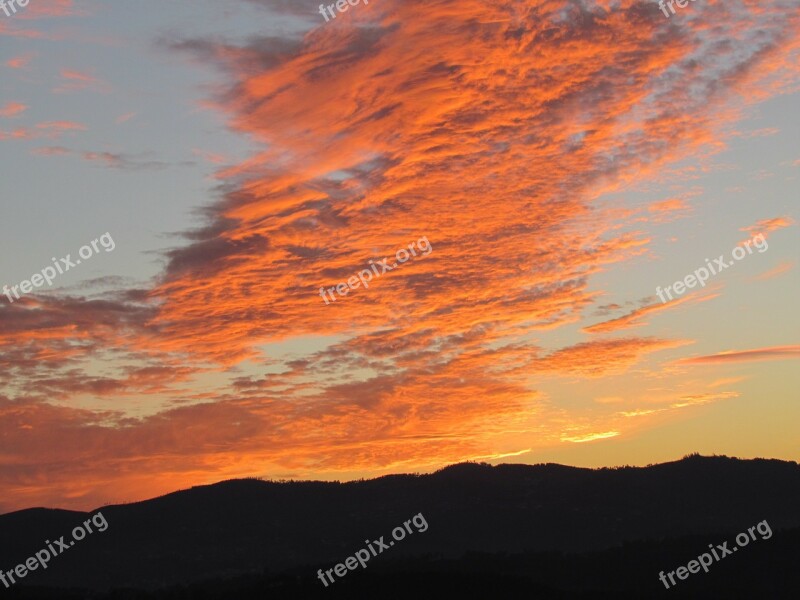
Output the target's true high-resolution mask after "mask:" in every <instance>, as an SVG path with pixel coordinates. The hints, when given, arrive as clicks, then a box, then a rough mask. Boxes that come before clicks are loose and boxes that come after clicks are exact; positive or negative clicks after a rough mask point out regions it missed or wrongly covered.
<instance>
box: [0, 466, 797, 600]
mask: <svg viewBox="0 0 800 600" xmlns="http://www.w3.org/2000/svg"><path fill="white" fill-rule="evenodd" d="M100 510H102V512H103V515H104V516H105V518H106V519H107V521H108V524H109V527H108V529H107V530H106V531H105V532H103V533H99V532H95V533H93V534H91V535H89V536H87V537H86V539H84V540H82V541H80V542H78V543H76V545H75V546H74V547H70V549H69V550H68V551H66V552H65V553H64V554H62V555H60V556H57V557H55V558H54V559H52V561H51V562H50V564H49V566H48V568H47V569H46V570H41V569H39V570H37V571H35V572H32V573H30V574H29V575H28V576H27V577H26V578H25V579H24V580H22V581H21V582H20V583H19V584H17V585H14V586H12V588H11V589H10V590H5V588H4V587H3V586H2V585H0V596H8V597H19V598H23V597H24V598H34V597H41V598H51V597H60V598H69V597H75V598H86V597H108V598H137V597H144V596H141V595H140V594H138V593H137V594H135V593H133V592H126V593H122V592H116V593H113V594H111V595H108V596H106V595H105V594H103V595H102V596H101V595H94V594H90V593H89V592H76V593H75V595H71V594H70V593H69V592H67V591H66V590H62V591H60V592H58V593H57V595H51V594H50V593H49V592H45V591H42V592H41V593H39V592H38V591H37V590H35V589H33V588H32V587H31V586H35V587H37V588H38V587H39V586H47V587H62V588H64V587H72V588H85V589H95V590H108V589H111V588H137V589H151V590H153V589H157V588H161V591H160V592H158V593H156V594H154V595H152V596H148V597H153V598H224V597H230V598H249V597H261V598H267V597H271V598H304V597H308V598H315V597H321V598H322V597H330V598H340V597H341V598H345V597H346V598H360V597H364V598H376V597H383V598H387V599H388V598H395V597H396V598H405V597H408V598H416V599H419V598H428V597H450V594H447V593H444V591H448V590H449V591H450V592H453V593H456V594H457V595H455V596H453V597H461V598H471V597H476V598H477V597H481V598H483V597H485V598H493V597H509V598H511V597H527V598H584V597H585V598H588V597H598V598H599V597H609V598H611V597H618V598H623V597H625V598H627V597H631V598H639V597H656V596H658V595H660V594H662V593H663V594H666V595H668V596H672V597H695V596H693V594H695V593H696V594H697V596H696V597H705V598H715V597H719V598H736V597H742V598H744V597H748V598H752V597H759V598H761V597H763V598H779V597H796V592H797V591H799V590H800V588H799V587H798V576H797V575H796V573H797V572H798V569H797V567H796V565H797V564H798V558H800V552H798V549H799V544H798V542H799V541H800V532H798V530H796V529H794V528H798V527H800V465H798V464H796V463H792V462H782V461H777V460H737V459H731V458H725V457H705V458H704V457H697V456H695V457H690V458H686V459H683V460H681V461H678V462H673V463H666V464H661V465H655V466H650V467H646V468H620V469H600V470H589V469H577V468H571V467H563V466H559V465H536V466H527V465H501V466H496V467H492V466H489V465H476V464H461V465H455V466H452V467H448V468H446V469H443V470H442V471H439V472H437V473H434V474H432V475H422V476H414V475H396V476H389V477H382V478H380V479H374V480H370V481H360V482H351V483H346V484H339V483H321V482H299V483H271V482H262V481H258V480H238V481H228V482H223V483H219V484H216V485H211V486H204V487H198V488H193V489H191V490H186V491H181V492H176V493H173V494H169V495H167V496H164V497H161V498H156V499H153V500H148V501H145V502H139V503H136V504H130V505H123V506H108V507H103V508H102V509H100ZM94 512H96V511H92V513H94ZM92 513H85V514H84V513H76V512H68V511H53V510H45V509H30V510H25V511H20V512H16V513H11V514H8V515H3V516H0V540H2V544H0V569H3V570H4V571H9V570H11V569H13V568H14V567H15V566H16V565H18V564H21V563H23V562H24V561H25V559H26V558H27V557H29V556H32V555H33V554H34V553H35V552H37V551H39V550H40V549H42V548H43V547H45V540H51V541H52V540H55V539H58V538H59V536H61V535H64V536H65V539H66V540H69V539H71V533H70V532H71V531H72V529H73V527H75V526H76V525H78V524H80V523H81V522H83V521H84V520H86V519H87V518H89V516H90V514H92ZM418 513H422V515H424V519H425V521H426V522H427V525H428V529H427V530H426V531H424V532H423V531H417V528H416V527H415V526H414V525H412V526H411V529H412V530H413V531H414V533H413V534H409V535H407V536H406V538H405V539H404V540H402V541H397V542H396V543H395V545H394V546H392V547H391V548H390V549H389V550H387V551H385V552H384V553H382V554H379V555H378V556H376V557H374V558H372V559H371V561H370V562H369V563H368V568H367V569H362V568H358V569H356V570H355V571H348V574H347V575H346V576H344V577H343V578H341V579H339V580H337V581H336V582H335V583H333V584H331V585H330V586H329V587H328V588H325V587H324V586H323V584H322V583H321V582H320V581H319V580H318V579H317V569H318V568H322V569H323V570H325V569H330V568H332V567H334V566H335V565H336V564H337V563H340V562H344V560H345V559H346V558H347V557H348V556H351V555H353V554H354V553H355V552H356V551H358V550H359V549H361V548H364V547H365V545H366V544H365V540H376V539H378V538H379V537H380V536H384V538H385V539H386V542H387V543H388V542H389V540H391V532H392V530H393V528H395V527H397V526H402V524H403V523H404V522H405V521H407V520H409V519H411V518H412V517H413V516H414V515H417V514H418ZM765 520H766V521H767V522H768V524H769V527H770V529H771V531H772V532H773V535H772V536H771V537H770V538H769V539H762V537H763V536H762V535H761V534H759V533H755V534H754V535H755V537H756V538H757V539H756V540H755V541H752V542H751V544H750V545H749V546H748V547H747V548H742V549H741V551H738V552H737V554H736V555H731V556H728V557H726V558H725V559H724V560H721V561H720V562H718V563H715V564H714V565H712V566H711V567H710V572H709V573H708V574H706V573H703V572H702V571H701V572H700V573H698V574H692V575H690V576H689V577H688V579H687V580H686V581H680V582H679V583H678V585H676V586H673V587H672V589H670V590H665V589H664V587H663V585H662V584H661V583H660V582H659V580H658V573H659V572H660V571H661V570H664V571H671V570H675V569H677V568H678V567H680V566H681V565H686V564H687V563H688V562H689V561H690V560H692V559H694V558H696V557H697V556H698V555H699V554H701V553H703V552H707V551H708V544H710V543H714V544H721V543H723V542H724V541H726V540H730V542H729V545H733V539H734V538H735V536H736V534H738V533H740V532H745V531H747V529H748V528H750V527H753V526H755V525H756V524H757V523H759V522H762V521H765ZM793 529H794V530H793ZM562 553H568V554H567V555H566V556H565V555H562ZM198 582H202V584H201V585H197V586H193V587H189V588H181V589H177V588H174V587H173V589H165V588H169V587H170V586H177V585H182V586H186V585H189V584H193V583H198ZM462 588H463V589H462ZM425 590H427V591H425ZM436 590H442V593H438V592H436ZM564 590H567V591H568V592H565V591H564ZM601 591H605V592H606V593H609V594H611V595H608V596H605V595H603V594H602V593H601ZM4 592H5V593H4ZM215 594H216V595H215ZM517 594H520V595H517ZM626 594H627V595H626ZM643 594H644V595H643ZM686 594H689V596H685V595H686ZM739 594H742V595H739ZM748 594H749V595H748ZM783 594H795V595H783Z"/></svg>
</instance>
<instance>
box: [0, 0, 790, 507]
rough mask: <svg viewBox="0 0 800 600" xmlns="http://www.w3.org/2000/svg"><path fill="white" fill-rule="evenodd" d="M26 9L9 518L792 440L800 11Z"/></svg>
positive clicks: (783, 446) (769, 5)
mask: <svg viewBox="0 0 800 600" xmlns="http://www.w3.org/2000/svg"><path fill="white" fill-rule="evenodd" d="M333 10H334V11H336V9H335V7H334V9H333ZM666 10H667V11H668V8H667V9H666ZM9 12H10V14H9V15H6V14H4V13H3V12H2V11H0V173H1V174H2V177H0V202H1V203H2V216H3V218H2V219H0V285H4V286H6V287H4V288H3V295H0V489H2V490H3V492H4V493H3V494H2V495H1V496H0V511H2V512H8V511H13V510H18V509H22V508H26V507H32V506H50V507H61V508H70V509H76V510H90V509H92V508H95V507H98V506H100V505H103V504H107V503H119V502H129V501H135V500H141V499H145V498H150V497H153V496H156V495H159V494H164V493H168V492H171V491H174V490H176V489H185V488H189V487H191V486H194V485H201V484H207V483H213V482H216V481H220V480H224V479H230V478H236V477H249V476H254V477H263V478H265V479H322V480H351V479H357V478H361V477H375V476H380V475H384V474H387V473H398V472H430V471H432V470H435V469H438V468H441V467H443V466H445V465H447V464H451V463H455V462H461V461H467V460H472V461H482V462H489V463H493V464H497V463H501V462H517V463H529V464H536V463H543V462H558V463H562V464H569V465H575V466H584V467H600V466H615V465H646V464H650V463H656V462H663V461H668V460H676V459H678V458H680V457H681V456H683V455H685V454H688V453H691V452H700V453H703V454H714V453H716V454H727V455H730V456H738V457H742V458H751V457H770V458H780V459H784V460H797V459H798V455H799V454H800V429H798V425H797V424H798V423H800V406H798V402H797V400H798V389H800V370H798V368H797V360H798V358H800V325H798V319H797V306H798V299H800V280H799V279H798V260H800V241H799V239H798V222H800V213H799V211H798V176H799V175H800V144H798V139H800V119H799V118H798V112H797V107H798V105H800V102H799V101H800V66H799V65H800V61H799V60H798V58H800V6H799V5H798V4H797V2H796V1H794V0H792V1H790V0H759V1H758V2H756V1H750V0H746V1H742V0H734V1H731V0H726V1H724V2H722V1H716V0H697V1H695V2H691V3H689V4H688V5H687V6H686V7H685V8H679V7H678V6H677V5H675V14H670V16H665V14H664V13H663V12H662V11H661V9H660V8H659V6H658V3H657V2H655V1H651V0H647V1H641V0H638V1H628V0H626V1H614V2H607V1H597V2H592V1H564V0H514V1H506V0H496V1H494V2H480V1H475V0H459V1H458V2H455V1H452V0H425V1H421V0H371V1H370V2H369V3H368V4H364V3H363V2H361V3H357V4H356V5H355V6H349V7H348V8H347V10H346V12H338V11H336V17H335V18H333V17H331V16H330V14H328V20H327V21H326V20H325V18H324V17H323V16H322V15H321V14H320V11H319V3H315V2H310V1H305V0H292V1H289V0H231V1H229V2H211V1H208V0H194V1H192V2H188V1H185V0H184V1H173V2H168V3H165V2H155V1H152V0H150V1H143V2H136V3H133V2H123V1H122V0H109V1H105V2H100V1H77V0H76V1H72V0H30V2H29V3H28V5H27V6H25V7H21V6H17V7H16V12H11V11H9ZM92 242H93V243H94V247H92ZM412 244H413V245H412ZM384 259H387V260H385V261H384ZM78 260H80V263H78V262H77V261H78ZM380 265H383V266H380ZM715 265H716V267H715ZM386 267H391V268H388V269H387V268H386ZM703 271H705V273H703ZM359 273H361V279H358V274H359ZM687 276H688V277H687ZM698 279H703V281H702V285H700V284H699V282H698ZM362 281H363V283H362ZM678 281H681V282H683V287H684V288H685V289H683V290H681V289H680V288H681V287H682V286H680V285H679V286H675V282H678ZM48 282H49V285H48ZM348 282H349V283H348ZM37 284H38V285H37ZM13 286H16V290H14V289H12V287H13ZM670 286H671V287H670ZM668 287H669V289H670V291H669V292H668V293H667V292H665V289H666V288H668ZM26 290H27V291H26Z"/></svg>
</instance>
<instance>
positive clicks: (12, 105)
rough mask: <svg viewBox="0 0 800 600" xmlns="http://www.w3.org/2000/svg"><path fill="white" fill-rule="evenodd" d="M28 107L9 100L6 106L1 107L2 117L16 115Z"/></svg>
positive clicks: (0, 113) (0, 115)
mask: <svg viewBox="0 0 800 600" xmlns="http://www.w3.org/2000/svg"><path fill="white" fill-rule="evenodd" d="M27 109H28V107H27V106H26V105H24V104H20V103H19V102H9V103H7V104H6V105H5V106H4V107H2V108H0V117H5V118H8V117H15V116H17V115H18V114H20V113H23V112H25V111H26V110H27Z"/></svg>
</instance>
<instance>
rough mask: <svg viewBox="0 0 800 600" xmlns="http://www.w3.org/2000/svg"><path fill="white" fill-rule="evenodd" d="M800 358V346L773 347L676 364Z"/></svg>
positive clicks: (682, 360) (708, 356) (692, 359)
mask: <svg viewBox="0 0 800 600" xmlns="http://www.w3.org/2000/svg"><path fill="white" fill-rule="evenodd" d="M797 357H800V346H773V347H768V348H758V349H755V350H728V351H725V352H719V353H717V354H709V355H707V356H695V357H691V358H683V359H681V360H679V361H677V363H676V364H681V365H703V364H714V363H728V362H750V361H761V360H784V359H791V358H797Z"/></svg>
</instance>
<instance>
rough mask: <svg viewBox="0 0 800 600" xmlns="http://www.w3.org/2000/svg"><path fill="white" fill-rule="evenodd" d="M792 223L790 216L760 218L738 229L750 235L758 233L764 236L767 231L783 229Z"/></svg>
mask: <svg viewBox="0 0 800 600" xmlns="http://www.w3.org/2000/svg"><path fill="white" fill-rule="evenodd" d="M793 224H794V219H792V218H791V217H775V218H774V219H762V220H761V221H757V222H756V223H755V225H750V226H749V227H741V228H740V229H739V231H746V232H747V233H749V234H750V235H751V236H755V235H758V234H759V233H761V234H764V235H765V236H766V235H767V234H768V233H772V232H773V231H777V230H778V229H783V228H784V227H790V226H791V225H793Z"/></svg>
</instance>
